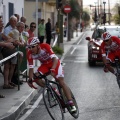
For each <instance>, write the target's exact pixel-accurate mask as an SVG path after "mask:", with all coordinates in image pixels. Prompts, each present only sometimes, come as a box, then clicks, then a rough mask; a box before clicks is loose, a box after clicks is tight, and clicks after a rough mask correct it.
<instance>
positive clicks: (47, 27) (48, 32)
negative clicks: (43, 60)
mask: <svg viewBox="0 0 120 120" xmlns="http://www.w3.org/2000/svg"><path fill="white" fill-rule="evenodd" d="M45 29H46V39H47V41H46V43H48V44H49V45H50V44H51V37H52V35H51V19H50V18H48V22H47V23H46V25H45Z"/></svg>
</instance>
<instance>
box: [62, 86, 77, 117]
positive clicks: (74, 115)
mask: <svg viewBox="0 0 120 120" xmlns="http://www.w3.org/2000/svg"><path fill="white" fill-rule="evenodd" d="M69 89H70V88H69ZM61 91H62V95H63V99H64V101H65V102H66V108H67V110H68V112H69V113H70V114H71V115H72V116H73V117H74V118H75V119H77V118H78V117H79V108H78V105H77V102H76V99H75V97H74V95H73V93H72V91H71V89H70V93H71V96H72V100H73V103H74V105H75V107H76V109H77V110H76V112H71V110H70V109H71V108H70V106H69V105H68V104H67V102H68V99H67V98H66V96H65V94H64V92H63V90H61Z"/></svg>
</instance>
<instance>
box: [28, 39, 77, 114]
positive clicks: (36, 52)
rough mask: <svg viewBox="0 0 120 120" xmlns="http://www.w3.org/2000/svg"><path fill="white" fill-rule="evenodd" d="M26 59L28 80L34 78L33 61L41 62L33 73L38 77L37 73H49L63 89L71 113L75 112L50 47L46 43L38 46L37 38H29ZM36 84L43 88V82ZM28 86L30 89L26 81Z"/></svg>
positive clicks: (58, 61) (55, 57) (61, 70)
mask: <svg viewBox="0 0 120 120" xmlns="http://www.w3.org/2000/svg"><path fill="white" fill-rule="evenodd" d="M27 59H28V64H29V80H32V78H34V75H33V73H34V71H33V70H34V69H33V68H34V65H33V60H39V61H40V62H41V65H40V67H39V68H38V69H37V71H36V72H35V75H36V76H39V73H41V74H43V75H44V74H46V73H48V72H49V71H50V72H51V75H52V76H53V77H54V78H55V79H56V80H57V81H58V82H59V84H60V85H61V87H62V88H63V90H64V93H65V95H66V97H67V98H68V104H69V105H70V106H71V111H72V112H74V111H76V107H75V106H74V103H73V101H72V97H71V94H70V91H69V88H68V87H67V85H66V83H65V82H64V73H63V69H62V65H61V63H60V60H59V59H58V57H57V56H56V55H55V53H54V52H53V51H52V48H51V47H50V45H49V44H46V43H41V44H40V43H39V39H38V38H37V37H32V38H30V39H29V40H28V51H27ZM36 83H37V84H38V85H39V86H41V87H44V81H43V80H40V79H39V80H38V81H36ZM28 85H29V86H30V87H32V83H30V82H29V81H28Z"/></svg>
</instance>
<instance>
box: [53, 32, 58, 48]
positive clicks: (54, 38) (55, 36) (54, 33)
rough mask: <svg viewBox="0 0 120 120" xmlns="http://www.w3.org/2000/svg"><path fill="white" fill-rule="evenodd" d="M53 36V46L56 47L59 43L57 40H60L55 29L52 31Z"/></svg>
mask: <svg viewBox="0 0 120 120" xmlns="http://www.w3.org/2000/svg"><path fill="white" fill-rule="evenodd" d="M52 36H53V44H52V47H54V46H55V45H56V43H57V40H58V33H57V32H56V31H53V32H52Z"/></svg>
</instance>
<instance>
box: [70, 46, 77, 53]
mask: <svg viewBox="0 0 120 120" xmlns="http://www.w3.org/2000/svg"><path fill="white" fill-rule="evenodd" d="M75 50H76V47H74V48H73V50H72V51H71V53H70V54H71V55H72V54H73V52H74V51H75Z"/></svg>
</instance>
